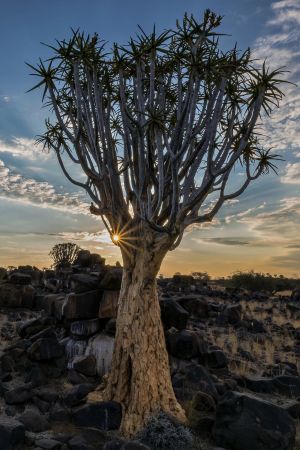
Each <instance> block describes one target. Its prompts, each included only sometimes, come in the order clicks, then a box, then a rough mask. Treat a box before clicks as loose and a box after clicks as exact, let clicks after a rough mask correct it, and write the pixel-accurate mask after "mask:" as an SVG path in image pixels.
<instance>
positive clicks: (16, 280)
mask: <svg viewBox="0 0 300 450" xmlns="http://www.w3.org/2000/svg"><path fill="white" fill-rule="evenodd" d="M8 280H9V282H10V283H11V284H21V285H23V286H24V285H26V284H31V275H28V274H25V273H21V272H13V273H12V274H11V275H9V276H8Z"/></svg>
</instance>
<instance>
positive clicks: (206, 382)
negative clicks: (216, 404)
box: [172, 363, 219, 400]
mask: <svg viewBox="0 0 300 450" xmlns="http://www.w3.org/2000/svg"><path fill="white" fill-rule="evenodd" d="M172 383H173V387H174V389H175V393H176V394H179V395H178V396H179V397H181V398H182V394H183V396H184V395H185V392H184V391H185V390H186V391H187V393H189V392H188V391H190V393H191V398H193V396H194V395H195V392H197V391H201V392H204V393H206V394H208V395H210V396H211V397H213V398H214V399H215V400H218V398H219V395H218V392H217V389H216V386H215V384H214V382H213V379H212V377H211V375H210V374H209V372H208V371H207V369H206V368H205V367H203V366H201V365H200V364H194V363H190V364H187V365H185V366H184V367H183V368H182V369H181V370H180V371H179V372H177V373H175V374H174V376H173V378H172Z"/></svg>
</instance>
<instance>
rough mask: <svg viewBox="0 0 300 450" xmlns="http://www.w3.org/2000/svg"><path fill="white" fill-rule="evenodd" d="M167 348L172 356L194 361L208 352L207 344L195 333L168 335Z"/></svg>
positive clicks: (187, 331) (183, 332) (185, 332)
mask: <svg viewBox="0 0 300 450" xmlns="http://www.w3.org/2000/svg"><path fill="white" fill-rule="evenodd" d="M167 347H168V350H169V352H170V354H171V355H172V356H175V357H176V358H179V359H192V358H195V357H197V356H199V355H200V353H205V352H206V347H207V346H206V344H205V343H204V342H203V341H201V339H200V337H199V336H198V334H196V333H195V332H194V331H189V330H182V331H179V332H176V333H170V334H168V335H167Z"/></svg>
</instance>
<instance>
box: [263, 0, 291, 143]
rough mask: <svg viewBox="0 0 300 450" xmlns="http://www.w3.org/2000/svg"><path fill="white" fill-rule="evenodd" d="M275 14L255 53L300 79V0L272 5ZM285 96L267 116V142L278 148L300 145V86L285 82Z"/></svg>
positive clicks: (288, 78)
mask: <svg viewBox="0 0 300 450" xmlns="http://www.w3.org/2000/svg"><path fill="white" fill-rule="evenodd" d="M271 8H272V11H273V17H272V18H271V19H270V20H269V21H268V23H267V25H268V30H269V31H268V33H267V34H266V35H265V36H263V37H260V38H258V39H257V40H256V43H255V46H254V57H255V58H258V59H260V60H264V59H267V63H268V65H269V66H270V67H271V68H279V67H283V66H284V68H285V70H287V71H289V73H286V74H284V75H283V76H282V77H283V78H285V79H286V80H288V81H292V82H294V83H299V73H300V48H299V42H300V28H299V24H300V3H299V0H280V1H276V2H274V3H273V4H272V6H271ZM281 88H282V89H283V91H284V94H285V97H284V99H283V101H282V102H281V104H280V108H279V109H276V110H274V112H273V114H272V116H271V119H270V120H269V119H265V120H264V133H265V135H266V138H265V144H266V145H267V146H268V147H274V148H275V149H276V150H286V149H287V148H291V149H292V150H294V151H299V148H300V133H299V120H300V93H299V88H298V86H295V85H291V84H282V86H281Z"/></svg>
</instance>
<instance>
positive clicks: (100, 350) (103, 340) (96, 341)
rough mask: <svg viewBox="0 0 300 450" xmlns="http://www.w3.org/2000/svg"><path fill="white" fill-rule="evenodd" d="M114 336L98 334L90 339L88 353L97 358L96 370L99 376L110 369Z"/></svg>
mask: <svg viewBox="0 0 300 450" xmlns="http://www.w3.org/2000/svg"><path fill="white" fill-rule="evenodd" d="M114 342H115V340H114V338H112V337H110V336H106V335H105V334H98V335H96V336H95V337H92V338H90V339H89V342H88V347H87V349H86V352H85V354H86V355H93V356H94V357H95V359H96V370H97V374H98V375H99V376H103V375H105V374H106V373H107V372H108V370H109V369H110V365H111V360H112V355H113V350H114Z"/></svg>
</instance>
